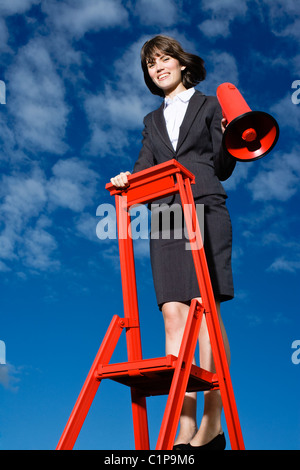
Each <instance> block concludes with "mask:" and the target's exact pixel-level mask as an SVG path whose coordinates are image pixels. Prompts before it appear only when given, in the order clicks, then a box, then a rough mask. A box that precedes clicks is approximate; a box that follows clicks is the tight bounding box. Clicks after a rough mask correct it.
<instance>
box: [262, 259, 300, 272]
mask: <svg viewBox="0 0 300 470" xmlns="http://www.w3.org/2000/svg"><path fill="white" fill-rule="evenodd" d="M299 269H300V260H295V259H287V258H286V257H285V256H280V257H279V258H276V259H275V260H274V261H273V263H272V264H271V265H270V266H269V268H268V269H267V271H271V272H276V273H277V272H282V271H284V272H288V273H296V272H297V271H299Z"/></svg>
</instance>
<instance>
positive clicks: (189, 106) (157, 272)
mask: <svg viewBox="0 0 300 470" xmlns="http://www.w3.org/2000/svg"><path fill="white" fill-rule="evenodd" d="M141 63H142V69H143V72H144V79H145V83H146V85H147V86H148V88H149V89H150V91H151V92H152V93H153V94H155V95H159V96H162V97H164V101H163V103H162V104H161V106H160V108H159V109H157V110H155V111H153V112H152V113H149V114H148V115H147V116H146V117H145V119H144V125H145V127H144V130H143V136H144V139H143V146H142V149H141V151H140V154H139V158H138V160H137V161H136V163H135V166H134V170H133V171H134V172H138V171H141V170H145V169H147V168H150V167H152V166H154V165H157V164H159V163H163V162H166V161H168V160H170V159H171V158H175V159H176V160H179V161H180V162H181V163H182V164H183V165H184V166H185V167H186V168H187V169H188V170H190V171H191V172H192V173H193V174H194V175H195V185H194V187H193V195H194V200H195V203H196V205H198V204H200V205H201V204H204V205H205V209H204V230H205V241H204V245H205V252H206V258H207V261H208V265H209V270H210V276H211V281H212V285H213V289H214V295H215V300H216V305H217V310H218V314H219V315H220V303H221V302H223V301H225V300H230V299H231V298H232V297H233V281H232V272H231V222H230V217H229V215H228V212H227V209H226V206H225V199H226V197H227V196H226V193H225V191H224V188H223V187H222V185H221V183H220V181H224V180H226V179H227V178H229V176H230V175H231V173H232V172H233V170H234V167H235V160H234V159H233V158H232V157H231V156H227V155H226V156H225V155H224V154H223V151H222V147H221V139H222V130H223V128H222V125H221V123H222V124H223V125H224V124H225V123H224V120H223V119H222V112H221V109H220V106H219V104H218V101H217V99H216V97H215V96H205V95H203V94H202V93H200V92H199V91H197V90H195V88H194V87H195V85H197V84H198V83H199V82H201V81H202V80H203V79H204V78H205V75H206V73H205V68H204V62H203V59H201V57H198V56H195V55H193V54H190V53H188V52H185V51H184V50H183V49H182V47H181V45H180V43H179V42H178V41H177V40H175V39H173V38H170V37H167V36H155V37H154V38H152V39H150V40H149V41H147V42H146V43H145V44H144V45H143V47H142V50H141ZM128 174H129V172H123V173H120V174H119V175H117V176H116V177H114V178H112V179H111V182H112V183H113V184H114V185H115V186H116V187H119V188H120V187H121V188H124V187H125V186H126V185H127V184H128V178H127V175H128ZM176 198H177V195H176V196H175V197H174V198H173V199H172V197H171V198H165V199H162V200H159V201H156V202H158V203H159V204H160V205H161V207H162V206H166V205H169V206H171V207H173V206H174V203H176V202H179V200H178V199H176ZM153 206H154V205H153V204H152V206H151V215H152V216H153V215H155V208H154V207H153ZM180 215H181V223H180V226H177V224H176V230H175V223H173V224H172V230H170V236H169V237H168V238H167V239H166V238H165V237H164V233H163V224H162V225H161V226H160V227H159V228H158V236H157V237H153V236H151V239H150V258H151V266H152V274H153V281H154V287H155V292H156V297H157V304H158V306H159V308H160V310H161V311H162V315H163V319H164V323H165V335H166V339H165V344H166V354H167V355H168V354H173V355H175V356H176V355H178V350H179V347H180V344H181V338H182V334H183V331H184V328H185V323H186V318H187V315H188V312H189V305H190V302H191V301H192V299H195V298H197V299H198V300H199V298H201V292H200V290H199V285H198V282H197V279H196V274H195V267H194V263H193V258H192V256H191V252H190V251H188V250H187V249H186V243H185V241H184V237H182V236H178V235H179V233H178V232H179V231H178V229H179V230H180V231H181V230H184V224H183V223H182V220H183V218H182V211H181V206H180ZM152 220H153V217H152ZM151 234H153V225H152V224H151ZM220 324H221V329H222V331H223V339H224V343H225V349H226V353H227V358H228V362H229V360H230V351H229V344H228V340H227V336H226V332H225V329H224V327H223V323H222V320H221V317H220ZM199 349H200V366H201V367H203V368H204V369H206V370H210V371H211V372H214V371H215V367H214V361H213V358H212V351H211V346H210V341H209V337H208V331H207V327H206V324H205V323H203V325H201V330H200V334H199ZM204 395H205V405H204V415H203V418H202V421H201V425H200V427H199V430H198V429H197V422H196V394H195V393H194V392H192V393H188V394H186V397H185V400H184V404H183V408H182V413H181V417H180V429H179V433H178V436H177V439H176V441H175V446H174V448H176V449H183V448H184V449H185V448H193V447H196V448H199V449H200V450H207V449H213V450H217V449H218V450H223V449H224V448H225V438H224V433H223V432H222V426H221V411H222V400H221V397H220V393H219V391H209V392H205V394H204ZM207 446H208V448H207ZM203 447H205V448H203Z"/></svg>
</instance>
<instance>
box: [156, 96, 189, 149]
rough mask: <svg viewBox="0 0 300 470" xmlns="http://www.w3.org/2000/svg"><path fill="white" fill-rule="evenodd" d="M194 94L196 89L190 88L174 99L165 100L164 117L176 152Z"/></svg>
mask: <svg viewBox="0 0 300 470" xmlns="http://www.w3.org/2000/svg"><path fill="white" fill-rule="evenodd" d="M194 93H195V88H189V89H188V90H184V91H182V92H181V93H178V95H176V96H175V98H174V99H171V98H165V104H164V117H165V121H166V125H167V131H168V134H169V137H170V140H171V143H172V145H173V148H174V150H176V147H177V142H178V136H179V130H180V126H181V124H182V121H183V119H184V116H185V113H186V110H187V107H188V104H189V101H190V99H191V97H192V96H193V94H194Z"/></svg>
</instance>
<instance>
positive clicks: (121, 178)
mask: <svg viewBox="0 0 300 470" xmlns="http://www.w3.org/2000/svg"><path fill="white" fill-rule="evenodd" d="M130 174H131V173H130V171H125V173H124V172H121V173H120V174H119V175H117V176H115V177H114V178H111V179H110V181H111V183H112V184H113V185H114V186H115V187H116V188H125V187H126V186H128V184H129V183H128V178H127V176H128V175H130Z"/></svg>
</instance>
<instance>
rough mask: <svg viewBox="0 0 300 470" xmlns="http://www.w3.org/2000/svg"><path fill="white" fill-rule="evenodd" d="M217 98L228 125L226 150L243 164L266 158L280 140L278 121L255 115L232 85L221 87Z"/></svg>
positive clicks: (225, 140) (264, 115) (261, 113)
mask: <svg viewBox="0 0 300 470" xmlns="http://www.w3.org/2000/svg"><path fill="white" fill-rule="evenodd" d="M217 98H218V101H219V103H220V105H221V108H222V112H223V116H224V117H225V118H226V120H227V122H228V124H227V126H226V129H225V132H224V135H223V142H222V143H223V147H224V148H225V150H226V151H227V152H228V153H229V154H230V155H231V156H232V157H234V158H236V159H237V160H240V161H243V162H249V161H253V160H258V159H259V158H262V157H264V156H265V155H267V154H268V153H269V152H270V151H271V150H272V148H273V147H274V146H275V144H276V142H277V140H278V137H279V126H278V124H277V122H276V120H275V119H274V118H273V117H272V116H270V114H267V113H265V112H263V111H252V110H251V109H250V108H249V106H248V104H247V103H246V101H245V100H244V98H243V97H242V95H241V93H240V92H239V90H238V89H237V88H236V87H235V86H234V85H233V84H232V83H222V84H221V85H220V86H219V87H218V88H217Z"/></svg>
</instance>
